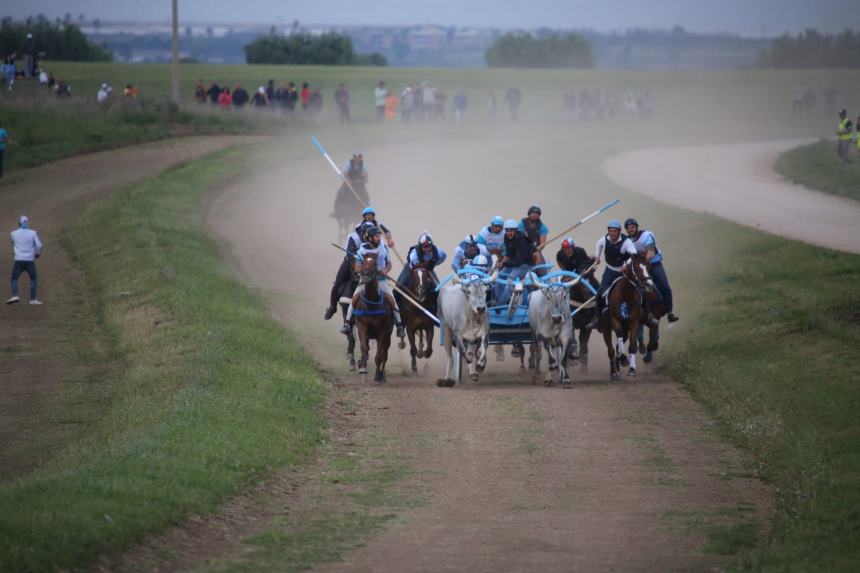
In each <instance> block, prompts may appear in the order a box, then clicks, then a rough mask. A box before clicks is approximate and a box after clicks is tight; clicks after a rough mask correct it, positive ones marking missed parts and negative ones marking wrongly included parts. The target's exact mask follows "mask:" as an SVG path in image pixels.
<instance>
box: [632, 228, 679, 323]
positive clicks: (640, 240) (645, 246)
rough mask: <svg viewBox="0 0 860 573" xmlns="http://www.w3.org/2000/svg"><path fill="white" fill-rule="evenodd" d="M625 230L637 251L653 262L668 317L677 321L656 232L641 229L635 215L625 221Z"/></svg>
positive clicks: (653, 270)
mask: <svg viewBox="0 0 860 573" xmlns="http://www.w3.org/2000/svg"><path fill="white" fill-rule="evenodd" d="M624 230H625V231H627V236H628V237H629V238H630V240H631V241H632V242H633V246H635V247H636V251H637V252H639V253H641V254H643V255H645V257H646V258H647V259H648V262H649V263H651V278H653V279H654V286H656V287H657V290H658V291H659V292H660V298H662V299H663V304H664V305H665V307H666V319H667V320H668V321H669V322H677V321H678V315H676V314H675V313H674V312H673V306H672V287H670V286H669V277H667V276H666V269H664V268H663V252H662V251H660V248H659V247H657V239H655V238H654V233H652V232H651V231H648V230H645V229H640V228H639V221H637V220H636V219H634V218H633V217H631V218H629V219H627V220H626V221H624Z"/></svg>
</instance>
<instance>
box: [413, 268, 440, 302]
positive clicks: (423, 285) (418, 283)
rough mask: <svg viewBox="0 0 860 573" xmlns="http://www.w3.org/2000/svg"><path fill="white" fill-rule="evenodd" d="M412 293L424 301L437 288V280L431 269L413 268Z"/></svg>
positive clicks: (417, 298) (420, 300)
mask: <svg viewBox="0 0 860 573" xmlns="http://www.w3.org/2000/svg"><path fill="white" fill-rule="evenodd" d="M411 279H412V282H411V284H412V294H413V295H415V299H416V300H418V301H419V302H424V299H425V298H427V296H428V295H429V294H430V293H431V292H433V289H434V288H436V281H434V280H433V275H432V273H430V271H429V270H427V269H425V268H422V267H416V268H414V269H412V276H411Z"/></svg>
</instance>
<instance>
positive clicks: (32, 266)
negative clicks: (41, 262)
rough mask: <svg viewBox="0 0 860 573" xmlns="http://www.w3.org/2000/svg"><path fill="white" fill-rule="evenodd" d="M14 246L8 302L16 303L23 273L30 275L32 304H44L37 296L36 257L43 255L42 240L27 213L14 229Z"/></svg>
mask: <svg viewBox="0 0 860 573" xmlns="http://www.w3.org/2000/svg"><path fill="white" fill-rule="evenodd" d="M11 238H12V246H13V250H14V251H15V263H14V264H13V265H12V281H11V284H12V298H10V299H9V300H7V301H6V304H15V303H16V302H18V301H20V300H21V299H20V298H18V279H19V278H20V277H21V274H22V273H27V276H29V277H30V304H42V303H41V302H39V300H38V299H37V298H36V262H35V261H36V259H38V258H39V257H40V256H41V255H42V241H40V240H39V235H38V234H37V233H36V231H34V230H33V229H30V220H29V219H28V218H27V216H26V215H21V217H20V218H19V219H18V229H15V230H14V231H12V235H11Z"/></svg>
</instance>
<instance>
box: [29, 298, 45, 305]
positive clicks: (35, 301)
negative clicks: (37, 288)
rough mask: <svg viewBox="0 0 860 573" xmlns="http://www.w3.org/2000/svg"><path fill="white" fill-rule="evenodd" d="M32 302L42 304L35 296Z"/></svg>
mask: <svg viewBox="0 0 860 573" xmlns="http://www.w3.org/2000/svg"><path fill="white" fill-rule="evenodd" d="M30 304H42V301H41V300H36V299H35V298H34V299H33V300H31V301H30Z"/></svg>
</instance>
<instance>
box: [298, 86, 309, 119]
mask: <svg viewBox="0 0 860 573" xmlns="http://www.w3.org/2000/svg"><path fill="white" fill-rule="evenodd" d="M299 97H300V98H301V100H302V111H304V112H307V111H308V104H309V103H310V101H311V90H309V89H308V82H305V83H303V84H302V91H301V92H299Z"/></svg>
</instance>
